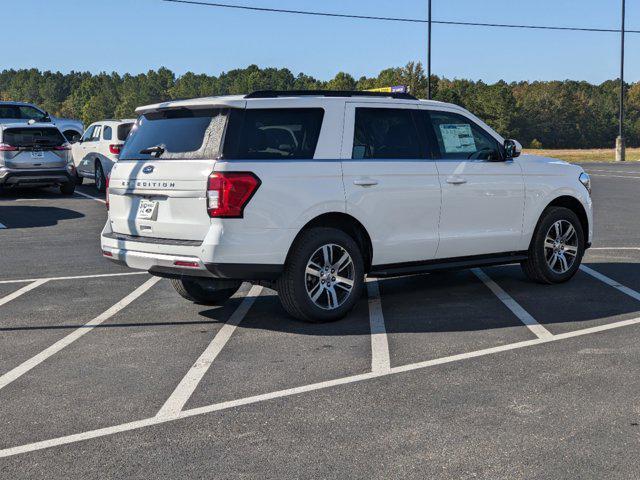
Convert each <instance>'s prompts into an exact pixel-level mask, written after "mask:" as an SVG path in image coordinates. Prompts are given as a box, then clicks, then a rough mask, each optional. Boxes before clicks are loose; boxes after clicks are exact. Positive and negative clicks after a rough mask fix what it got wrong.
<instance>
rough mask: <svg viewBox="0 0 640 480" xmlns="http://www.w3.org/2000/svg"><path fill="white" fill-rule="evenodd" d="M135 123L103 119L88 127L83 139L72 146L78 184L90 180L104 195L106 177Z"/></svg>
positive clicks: (132, 121)
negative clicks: (86, 179)
mask: <svg viewBox="0 0 640 480" xmlns="http://www.w3.org/2000/svg"><path fill="white" fill-rule="evenodd" d="M134 122H135V120H102V121H100V122H95V123H92V124H91V125H89V127H88V128H87V130H86V131H85V132H84V134H83V135H82V138H81V139H80V140H79V141H77V142H76V143H74V144H73V145H72V147H71V154H72V155H73V163H74V164H75V166H76V182H77V183H78V184H80V183H82V181H83V179H85V178H89V179H91V180H94V181H95V184H96V188H97V189H98V191H100V192H104V190H105V185H106V178H107V177H108V176H109V173H110V172H111V168H112V167H113V164H114V163H115V162H117V161H118V155H120V150H121V149H122V146H123V144H124V141H125V140H126V138H127V135H129V132H130V131H131V127H133V124H134Z"/></svg>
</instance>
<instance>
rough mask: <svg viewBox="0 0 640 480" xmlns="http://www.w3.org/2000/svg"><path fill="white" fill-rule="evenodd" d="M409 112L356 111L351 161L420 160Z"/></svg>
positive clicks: (413, 124)
mask: <svg viewBox="0 0 640 480" xmlns="http://www.w3.org/2000/svg"><path fill="white" fill-rule="evenodd" d="M418 138H419V136H418V130H417V128H416V124H415V122H414V118H413V113H412V110H410V109H396V108H356V123H355V130H354V138H353V152H352V155H351V158H354V159H363V158H384V159H407V158H409V159H411V158H424V156H425V155H423V153H422V151H421V147H420V142H419V141H418Z"/></svg>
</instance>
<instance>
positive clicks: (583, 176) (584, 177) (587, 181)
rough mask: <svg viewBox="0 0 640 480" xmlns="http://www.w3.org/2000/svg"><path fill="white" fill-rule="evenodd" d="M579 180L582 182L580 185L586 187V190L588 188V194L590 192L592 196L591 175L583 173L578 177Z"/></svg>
mask: <svg viewBox="0 0 640 480" xmlns="http://www.w3.org/2000/svg"><path fill="white" fill-rule="evenodd" d="M578 180H580V183H581V184H582V185H584V188H586V189H587V192H589V195H591V177H590V176H589V174H588V173H586V172H582V173H581V174H580V177H578Z"/></svg>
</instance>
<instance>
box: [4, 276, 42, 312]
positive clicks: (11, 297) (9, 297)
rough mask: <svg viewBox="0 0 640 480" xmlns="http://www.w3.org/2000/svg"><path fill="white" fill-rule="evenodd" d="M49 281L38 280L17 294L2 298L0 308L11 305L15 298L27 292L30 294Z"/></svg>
mask: <svg viewBox="0 0 640 480" xmlns="http://www.w3.org/2000/svg"><path fill="white" fill-rule="evenodd" d="M48 281H49V280H47V279H44V280H36V281H34V282H31V283H30V284H29V285H25V286H24V287H22V288H20V289H18V290H16V291H15V292H13V293H10V294H9V295H6V296H4V297H2V298H0V306H2V305H5V304H7V303H9V302H10V301H11V300H13V299H15V298H18V297H19V296H20V295H23V294H25V293H27V292H30V291H31V290H33V289H34V288H37V287H39V286H40V285H42V284H43V283H47V282H48Z"/></svg>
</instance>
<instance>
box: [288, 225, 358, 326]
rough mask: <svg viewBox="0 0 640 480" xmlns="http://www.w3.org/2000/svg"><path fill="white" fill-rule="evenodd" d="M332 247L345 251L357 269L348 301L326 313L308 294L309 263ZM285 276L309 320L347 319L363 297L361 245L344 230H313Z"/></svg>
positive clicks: (306, 236) (304, 240)
mask: <svg viewBox="0 0 640 480" xmlns="http://www.w3.org/2000/svg"><path fill="white" fill-rule="evenodd" d="M329 243H333V244H336V245H339V246H340V247H342V248H344V249H345V250H346V251H347V252H348V253H349V255H351V259H352V261H353V265H354V284H353V289H352V290H351V293H350V295H349V298H348V299H347V300H346V301H345V302H344V303H343V304H342V305H340V306H339V307H338V308H336V309H334V310H324V309H322V308H320V307H318V306H317V305H315V304H314V303H313V301H312V300H311V298H309V295H308V294H307V291H306V273H305V271H306V267H307V262H308V261H309V259H310V258H311V255H313V254H314V253H315V252H316V250H318V248H320V247H321V246H323V245H326V244H329ZM288 263H289V265H287V268H286V272H285V275H287V276H289V278H288V279H287V280H288V281H290V282H292V286H293V288H292V291H291V294H292V295H293V300H294V302H295V303H296V307H297V309H299V310H300V311H301V313H302V314H303V316H304V317H305V319H306V320H308V321H312V322H320V323H322V322H333V321H336V320H339V319H340V318H342V317H344V316H345V315H346V314H347V313H348V312H349V311H350V310H351V309H352V308H353V307H354V306H355V304H356V302H357V301H358V299H359V298H360V297H361V296H362V291H363V288H364V264H363V263H364V262H363V260H362V253H361V252H360V248H359V247H358V244H357V243H356V242H355V240H354V239H353V238H351V237H350V236H349V235H347V234H346V233H345V232H343V231H342V230H338V229H334V228H314V229H311V230H309V231H308V232H307V233H306V234H305V235H304V236H303V237H302V238H301V239H300V242H299V244H298V246H297V248H296V249H295V251H294V252H293V254H292V258H290V259H289V262H288Z"/></svg>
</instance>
